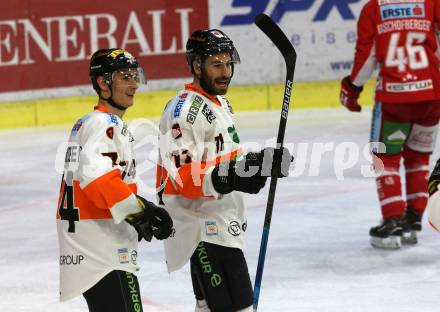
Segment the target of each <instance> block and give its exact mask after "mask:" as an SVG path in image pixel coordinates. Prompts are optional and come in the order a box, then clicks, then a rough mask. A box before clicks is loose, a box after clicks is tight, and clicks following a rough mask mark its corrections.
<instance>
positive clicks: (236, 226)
mask: <svg viewBox="0 0 440 312" xmlns="http://www.w3.org/2000/svg"><path fill="white" fill-rule="evenodd" d="M228 232H229V234H231V235H232V236H238V235H240V234H241V226H240V223H238V222H237V221H231V223H229V227H228Z"/></svg>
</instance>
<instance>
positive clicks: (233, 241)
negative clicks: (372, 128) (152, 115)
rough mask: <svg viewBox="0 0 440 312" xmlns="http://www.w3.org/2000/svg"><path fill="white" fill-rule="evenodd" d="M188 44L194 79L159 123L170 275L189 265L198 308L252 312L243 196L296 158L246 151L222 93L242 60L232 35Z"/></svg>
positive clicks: (210, 34) (208, 34)
mask: <svg viewBox="0 0 440 312" xmlns="http://www.w3.org/2000/svg"><path fill="white" fill-rule="evenodd" d="M186 47H187V54H186V55H187V62H188V65H189V67H190V69H191V72H192V74H193V77H194V81H193V83H190V84H187V85H185V88H184V90H182V91H180V92H179V93H178V94H177V95H176V96H175V97H174V98H173V99H172V100H171V101H169V103H168V104H167V106H166V108H165V110H164V112H163V115H162V118H161V121H160V140H159V142H160V160H159V166H158V175H157V186H158V193H159V204H163V205H165V209H167V211H168V212H169V213H170V215H171V216H172V218H173V221H174V228H175V233H173V235H172V236H171V237H170V238H169V239H168V240H166V241H165V253H166V260H167V265H168V270H169V271H170V272H171V271H175V270H178V269H179V268H181V267H182V266H183V265H184V264H185V263H187V262H188V261H190V263H191V278H192V283H193V289H194V293H195V297H196V300H197V303H196V311H251V310H252V309H251V304H252V294H253V291H252V284H251V281H250V277H249V272H248V269H247V264H246V260H245V258H244V255H243V252H242V249H243V245H244V240H245V231H246V227H247V220H246V205H245V203H244V199H243V192H245V193H251V194H255V193H258V192H259V191H260V190H261V189H262V188H263V187H264V185H265V182H266V179H267V177H268V176H271V175H272V176H276V177H285V176H287V175H288V171H289V165H290V158H291V156H290V154H289V152H288V150H287V149H273V148H266V149H264V150H262V151H260V152H257V153H248V154H244V153H243V149H242V147H241V145H240V139H239V136H238V133H237V131H236V126H235V124H234V119H233V111H232V108H231V106H230V105H229V103H228V101H227V100H226V98H224V96H223V95H224V94H226V92H227V89H228V86H229V83H230V80H231V78H232V75H233V72H234V65H235V64H237V63H239V61H240V58H239V55H238V53H237V51H236V49H235V47H234V45H233V42H232V41H231V40H230V39H229V38H228V36H226V35H225V34H224V33H223V32H222V31H220V30H216V29H212V30H198V31H196V32H194V33H193V34H192V35H191V37H190V38H189V40H188V42H187V46H186ZM264 156H266V157H264ZM283 160H284V161H283ZM263 162H264V165H263Z"/></svg>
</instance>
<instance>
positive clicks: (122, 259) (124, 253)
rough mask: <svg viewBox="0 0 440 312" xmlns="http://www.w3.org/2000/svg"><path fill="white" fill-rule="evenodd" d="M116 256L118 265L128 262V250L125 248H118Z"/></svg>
mask: <svg viewBox="0 0 440 312" xmlns="http://www.w3.org/2000/svg"><path fill="white" fill-rule="evenodd" d="M118 256H119V263H120V264H126V263H129V262H130V258H129V256H128V249H127V248H120V249H118Z"/></svg>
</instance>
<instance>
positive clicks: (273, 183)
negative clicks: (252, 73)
mask: <svg viewBox="0 0 440 312" xmlns="http://www.w3.org/2000/svg"><path fill="white" fill-rule="evenodd" d="M255 24H256V25H257V26H258V28H260V29H261V30H262V31H263V32H264V33H265V34H266V36H268V37H269V39H270V40H272V42H273V44H275V46H276V47H277V48H278V50H279V51H280V52H281V54H282V55H283V57H284V61H285V62H286V85H285V88H284V97H283V106H282V109H281V119H280V125H279V127H278V137H277V148H281V147H282V146H283V142H284V133H285V132H286V123H287V116H288V114H289V104H290V95H291V93H292V86H293V74H294V72H295V63H296V51H295V49H294V48H293V46H292V44H291V43H290V41H289V39H287V37H286V35H285V34H284V33H283V31H282V30H281V29H280V28H279V27H278V25H277V24H276V23H275V22H274V21H272V20H271V19H270V17H269V16H267V15H265V14H259V15H257V16H256V17H255ZM276 188H277V178H276V177H273V178H271V180H270V189H269V197H268V199H267V206H266V215H265V217H264V226H263V234H262V236H261V245H260V255H259V256H258V267H257V274H256V277H255V285H254V299H253V307H254V312H255V311H257V308H258V299H259V297H260V289H261V281H262V278H263V269H264V260H265V259H266V249H267V242H268V239H269V230H270V222H271V220H272V210H273V203H274V200H275V190H276Z"/></svg>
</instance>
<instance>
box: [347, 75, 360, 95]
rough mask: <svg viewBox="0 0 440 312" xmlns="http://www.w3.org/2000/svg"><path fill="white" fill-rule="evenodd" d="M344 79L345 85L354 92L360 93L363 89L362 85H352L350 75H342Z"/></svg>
mask: <svg viewBox="0 0 440 312" xmlns="http://www.w3.org/2000/svg"><path fill="white" fill-rule="evenodd" d="M344 81H345V82H346V83H347V85H348V86H349V87H350V89H351V90H353V91H354V92H356V93H361V92H362V90H364V86H360V87H358V86H356V85H354V84H353V82H352V81H351V78H350V76H346V77H344Z"/></svg>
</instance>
